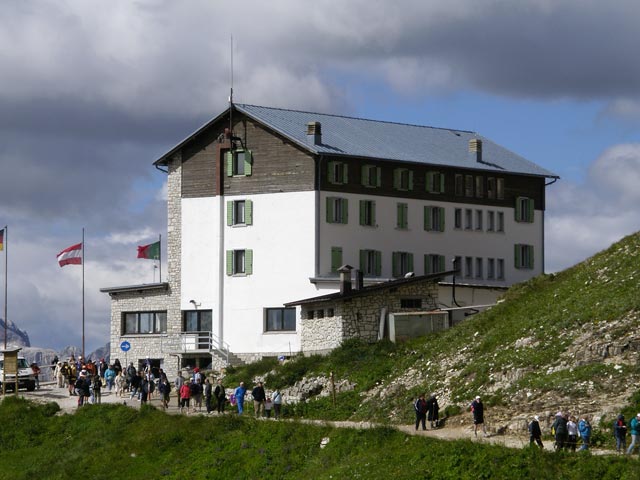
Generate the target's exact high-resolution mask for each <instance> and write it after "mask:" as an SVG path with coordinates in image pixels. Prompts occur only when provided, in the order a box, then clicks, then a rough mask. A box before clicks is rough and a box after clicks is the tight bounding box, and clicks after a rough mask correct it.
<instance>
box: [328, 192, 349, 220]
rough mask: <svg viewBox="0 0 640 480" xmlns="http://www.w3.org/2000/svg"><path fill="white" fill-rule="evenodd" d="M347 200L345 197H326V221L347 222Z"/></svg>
mask: <svg viewBox="0 0 640 480" xmlns="http://www.w3.org/2000/svg"><path fill="white" fill-rule="evenodd" d="M348 221H349V202H348V200H347V199H346V198H338V197H327V223H348Z"/></svg>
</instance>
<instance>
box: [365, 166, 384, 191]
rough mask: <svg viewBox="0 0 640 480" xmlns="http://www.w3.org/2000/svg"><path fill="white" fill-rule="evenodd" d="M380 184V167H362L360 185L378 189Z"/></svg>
mask: <svg viewBox="0 0 640 480" xmlns="http://www.w3.org/2000/svg"><path fill="white" fill-rule="evenodd" d="M381 184H382V174H381V169H380V167H376V166H375V165H363V166H362V185H363V186H364V187H367V188H375V187H379V186H380V185H381Z"/></svg>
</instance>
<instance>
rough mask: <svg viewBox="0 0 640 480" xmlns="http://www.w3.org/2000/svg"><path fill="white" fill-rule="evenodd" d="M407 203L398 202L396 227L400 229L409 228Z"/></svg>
mask: <svg viewBox="0 0 640 480" xmlns="http://www.w3.org/2000/svg"><path fill="white" fill-rule="evenodd" d="M408 217H409V205H408V204H406V203H399V204H398V218H397V221H396V227H397V228H400V229H402V230H406V229H407V228H409V220H408Z"/></svg>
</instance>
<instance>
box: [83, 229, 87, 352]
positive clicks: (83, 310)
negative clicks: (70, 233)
mask: <svg viewBox="0 0 640 480" xmlns="http://www.w3.org/2000/svg"><path fill="white" fill-rule="evenodd" d="M84 261H85V251H84V227H83V228H82V359H83V361H85V362H86V361H87V358H86V357H85V356H84Z"/></svg>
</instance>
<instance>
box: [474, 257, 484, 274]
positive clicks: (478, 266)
mask: <svg viewBox="0 0 640 480" xmlns="http://www.w3.org/2000/svg"><path fill="white" fill-rule="evenodd" d="M483 264H484V262H483V260H482V258H479V257H477V258H476V278H482V276H483V270H484V269H483V268H482V267H483Z"/></svg>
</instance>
